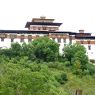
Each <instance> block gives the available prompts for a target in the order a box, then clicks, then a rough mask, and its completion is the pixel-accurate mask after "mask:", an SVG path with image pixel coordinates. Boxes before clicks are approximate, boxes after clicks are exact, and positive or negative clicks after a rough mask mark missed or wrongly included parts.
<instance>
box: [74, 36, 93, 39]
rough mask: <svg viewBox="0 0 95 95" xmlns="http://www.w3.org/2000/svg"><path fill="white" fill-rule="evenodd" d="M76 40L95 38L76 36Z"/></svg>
mask: <svg viewBox="0 0 95 95" xmlns="http://www.w3.org/2000/svg"><path fill="white" fill-rule="evenodd" d="M75 38H76V39H95V36H89V37H78V36H75Z"/></svg>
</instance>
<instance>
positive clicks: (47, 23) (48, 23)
mask: <svg viewBox="0 0 95 95" xmlns="http://www.w3.org/2000/svg"><path fill="white" fill-rule="evenodd" d="M61 24H62V23H50V22H27V23H26V25H25V28H28V27H29V26H30V25H51V26H60V25H61Z"/></svg>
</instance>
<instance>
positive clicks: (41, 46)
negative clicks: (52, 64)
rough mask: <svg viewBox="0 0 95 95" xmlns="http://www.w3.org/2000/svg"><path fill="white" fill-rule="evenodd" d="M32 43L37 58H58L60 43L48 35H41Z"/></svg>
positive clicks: (44, 59)
mask: <svg viewBox="0 0 95 95" xmlns="http://www.w3.org/2000/svg"><path fill="white" fill-rule="evenodd" d="M31 44H32V49H33V53H34V55H35V56H36V58H37V59H39V60H43V61H56V60H57V59H58V55H59V45H58V44H57V43H56V42H54V41H52V40H51V39H49V38H48V37H39V38H37V39H35V40H34V41H33V42H32V43H31Z"/></svg>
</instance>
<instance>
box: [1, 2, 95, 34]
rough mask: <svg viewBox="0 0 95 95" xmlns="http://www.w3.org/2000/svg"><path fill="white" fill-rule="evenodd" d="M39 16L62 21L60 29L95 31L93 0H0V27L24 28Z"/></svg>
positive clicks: (94, 4) (94, 3)
mask: <svg viewBox="0 0 95 95" xmlns="http://www.w3.org/2000/svg"><path fill="white" fill-rule="evenodd" d="M40 16H46V17H47V18H54V19H55V22H62V23H63V25H62V26H61V27H60V30H64V31H74V32H78V30H79V29H84V30H85V32H90V33H94V32H95V0H0V29H11V30H14V29H16V30H21V29H25V28H24V26H25V24H26V22H27V21H31V20H32V18H34V17H40Z"/></svg>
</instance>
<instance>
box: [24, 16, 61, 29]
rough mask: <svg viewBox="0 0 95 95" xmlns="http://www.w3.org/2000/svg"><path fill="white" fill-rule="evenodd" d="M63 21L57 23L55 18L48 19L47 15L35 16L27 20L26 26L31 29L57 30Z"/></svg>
mask: <svg viewBox="0 0 95 95" xmlns="http://www.w3.org/2000/svg"><path fill="white" fill-rule="evenodd" d="M61 24H62V23H55V22H54V19H47V18H46V17H45V16H41V17H40V18H33V19H32V21H31V22H27V23H26V25H25V28H28V30H30V31H57V30H59V27H60V25H61Z"/></svg>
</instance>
